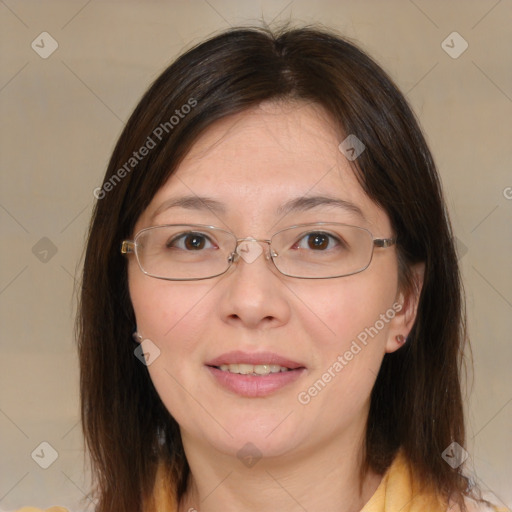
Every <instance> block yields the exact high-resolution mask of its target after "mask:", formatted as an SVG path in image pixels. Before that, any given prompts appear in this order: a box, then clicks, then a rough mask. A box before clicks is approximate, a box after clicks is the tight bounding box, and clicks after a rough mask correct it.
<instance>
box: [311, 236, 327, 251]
mask: <svg viewBox="0 0 512 512" xmlns="http://www.w3.org/2000/svg"><path fill="white" fill-rule="evenodd" d="M307 243H308V247H309V248H310V249H322V250H323V249H327V247H328V246H329V237H328V236H327V235H325V234H323V233H311V234H310V235H308V237H307Z"/></svg>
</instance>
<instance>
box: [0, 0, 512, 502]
mask: <svg viewBox="0 0 512 512" xmlns="http://www.w3.org/2000/svg"><path fill="white" fill-rule="evenodd" d="M0 16H1V23H0V40H1V50H0V51H1V65H0V113H1V126H0V130H1V131H0V137H1V138H0V140H1V152H0V165H1V172H2V178H1V190H0V226H1V232H2V238H1V240H2V241H1V260H2V264H1V265H0V321H1V331H0V332H1V343H2V345H1V358H0V365H1V367H0V375H1V386H0V429H1V438H0V443H1V444H0V446H1V457H0V509H2V510H10V509H13V508H16V507H18V506H20V505H22V504H27V503H30V504H33V505H38V506H49V505H51V504H61V505H65V506H68V507H70V508H71V509H73V510H76V511H78V510H85V506H84V505H80V504H79V500H80V499H81V498H83V496H84V492H85V490H86V489H87V483H86V479H85V477H84V471H83V456H82V440H81V434H80V427H79V426H78V423H77V422H78V396H77V379H78V373H77V361H76V355H75V345H74V340H73V315H74V307H75V306H74V299H73V292H74V284H75V277H74V276H75V275H77V274H76V273H77V272H78V270H79V260H80V256H81V252H82V247H83V241H84V236H85V231H86V226H87V223H88V219H89V216H90V213H91V208H92V205H93V200H94V198H93V189H94V188H95V187H97V186H99V185H100V183H101V179H102V176H103V173H104V171H105V167H106V163H107V160H108V158H109V153H110V151H111V150H112V148H113V144H114V142H115V140H116V138H117V136H118V135H119V133H120V131H121V129H122V127H123V123H124V121H125V120H126V119H127V118H128V116H129V114H130V112H131V110H132V109H133V108H134V106H135V105H136V103H137V101H138V99H139V98H140V96H141V94H142V93H143V92H144V91H145V89H146V88H147V86H148V85H149V84H150V82H151V81H152V80H153V79H154V78H155V77H156V76H157V75H158V74H159V73H160V72H161V71H162V70H163V68H164V67H165V66H166V65H167V64H168V63H169V62H170V61H171V60H172V59H173V58H174V57H175V56H176V55H177V54H178V53H179V52H181V51H182V50H183V49H185V48H189V47H190V46H191V45H192V44H194V43H197V42H198V41H200V40H201V39H202V38H204V37H205V36H207V35H210V34H212V33H213V32H215V31H218V30H220V29H223V28H226V27H228V26H229V25H236V24H251V23H259V20H261V19H262V18H263V19H264V20H266V21H267V22H272V21H274V22H278V21H285V20H288V19H292V20H294V21H295V22H297V23H300V22H323V23H326V24H328V25H329V26H332V27H334V28H335V29H337V30H339V31H341V32H342V33H344V34H345V35H347V36H349V37H352V38H354V39H355V40H357V41H359V43H360V44H361V46H362V47H363V48H365V49H366V50H368V51H369V52H370V54H371V55H373V56H374V57H375V58H376V59H377V60H378V61H379V62H380V63H381V64H382V65H383V66H384V67H385V68H386V69H387V70H388V71H389V72H390V74H391V75H392V76H393V77H394V79H395V80H396V82H397V83H398V85H399V86H400V87H401V88H402V90H403V91H404V92H405V93H406V95H407V97H408V99H409V101H410V102H411V104H412V106H413V108H414V109H415V111H416V113H417V115H418V116H419V118H420V120H421V123H422V125H423V127H424V129H425V131H426V133H427V137H428V140H429V142H430V144H431V148H432V150H433V152H434V155H435V157H436V159H437V163H438V165H439V169H440V173H441V175H442V179H443V182H444V185H445V187H446V194H447V199H448V203H449V207H450V210H451V214H452V218H453V222H454V226H455V230H456V234H457V238H458V240H459V243H460V244H459V248H460V258H461V264H462V269H463V273H464V278H465V285H466V289H467V296H468V312H469V328H470V334H471V337H472V340H473V351H474V359H475V372H474V387H473V392H472V395H471V399H470V401H469V402H468V404H469V405H468V409H469V416H468V417H469V422H470V424H469V443H468V447H467V448H468V450H469V451H470V453H471V456H470V465H474V467H475V478H477V479H478V480H479V481H480V483H481V484H482V486H483V487H484V488H485V489H488V490H489V491H490V492H492V493H494V494H495V498H494V499H495V500H497V501H498V502H501V503H507V504H508V505H509V506H510V505H511V503H512V484H511V483H510V482H512V467H511V466H512V465H511V462H510V446H512V434H511V424H512V389H511V385H510V383H511V378H510V375H511V371H510V363H511V362H512V343H511V335H510V332H511V328H512V323H511V318H512V273H511V265H510V261H511V257H510V255H511V254H512V236H511V235H512V230H511V224H512V222H511V220H512V188H511V187H512V172H511V163H512V162H511V160H512V159H511V140H512V129H511V124H510V119H511V118H512V66H511V54H510V49H511V48H512V31H511V29H510V27H511V25H512V23H511V21H512V3H511V2H510V1H509V0H503V1H496V0H485V1H484V0H481V1H461V0H457V1H450V2H446V1H427V0H415V1H414V2H413V1H406V0H394V1H387V2H384V1H370V0H362V1H359V2H357V1H330V0H315V1H305V0H291V1H290V0H278V1H270V0H268V1H267V0H260V1H249V0H244V1H235V0H208V1H206V0H205V1H203V0H191V1H185V0H176V1H167V2H164V1H156V0H154V1H142V0H138V1H137V0H131V1H115V0H107V1H103V0H92V1H87V0H80V1H74V0H73V1H63V0H62V1H56V0H45V1H22V0H1V1H0ZM454 31H456V32H458V33H459V34H460V35H461V36H462V38H463V40H465V41H466V42H467V44H468V47H467V49H466V50H465V51H464V52H463V53H462V54H461V55H460V56H458V57H457V58H453V57H454V56H456V55H457V54H458V53H460V51H461V50H463V48H464V41H463V40H462V39H458V36H451V37H450V38H448V40H447V42H446V43H445V49H446V50H447V51H448V52H449V53H451V54H452V56H450V55H449V53H447V51H445V49H443V47H442V42H443V41H444V40H445V39H446V38H447V36H449V34H451V33H452V32H454ZM42 32H48V33H49V34H50V35H51V36H52V37H53V38H54V39H55V41H56V42H57V43H58V49H57V50H56V51H55V52H54V53H53V54H51V55H50V56H48V57H47V58H46V59H43V58H42V57H40V56H39V54H38V53H36V51H35V50H34V49H33V48H32V47H31V43H32V41H34V40H35V43H34V44H38V45H39V47H35V48H36V49H37V50H38V51H39V53H43V54H44V52H49V50H51V44H52V43H51V41H50V39H49V38H48V36H41V37H39V38H37V36H39V34H41V33H42ZM41 38H44V42H43V43H41ZM452 40H453V42H452ZM446 45H448V47H447V46H446ZM43 46H44V48H43ZM450 47H451V48H450ZM41 442H48V443H49V444H50V445H51V446H52V447H53V448H54V449H55V450H56V452H57V453H58V458H57V459H56V460H55V462H54V463H53V464H52V465H51V466H50V467H49V468H48V469H43V468H41V467H40V466H39V465H38V464H37V463H36V460H37V461H38V462H39V463H45V462H46V463H48V462H51V460H52V459H51V456H52V453H51V450H50V448H48V447H45V446H43V447H42V448H37V447H38V446H39V445H40V443H41ZM36 448H37V450H35V449H36ZM41 449H42V450H43V451H42V452H41ZM34 450H35V451H34ZM31 453H34V456H33V457H34V459H33V458H32V457H31ZM42 454H44V456H43V455H42ZM38 455H39V457H38Z"/></svg>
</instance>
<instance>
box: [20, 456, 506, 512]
mask: <svg viewBox="0 0 512 512" xmlns="http://www.w3.org/2000/svg"><path fill="white" fill-rule="evenodd" d="M161 469H162V468H159V471H158V473H157V479H156V483H155V487H154V491H153V503H151V504H148V507H147V510H148V511H152V510H156V511H162V510H165V511H166V512H177V510H178V509H177V504H176V499H175V497H174V495H173V493H172V490H169V488H168V485H167V483H166V482H167V479H166V478H165V476H164V471H162V470H161ZM467 507H468V512H487V511H489V512H507V509H505V508H503V509H498V508H489V507H486V506H482V505H477V504H476V503H474V502H473V501H470V500H468V502H467ZM398 510H399V511H400V512H426V511H428V512H457V511H458V507H457V508H455V507H452V508H448V505H447V504H446V503H444V504H443V503H441V502H440V501H439V500H438V499H437V498H436V497H435V496H433V495H432V494H431V493H422V492H421V490H420V487H419V484H418V482H417V481H415V479H414V477H413V473H412V471H411V467H410V465H409V464H408V462H407V460H406V459H405V457H404V456H403V455H402V454H401V453H399V454H398V455H397V457H396V458H395V460H394V461H393V464H392V465H391V467H390V468H389V469H388V471H387V472H386V474H385V475H384V477H383V478H382V481H381V483H380V484H379V487H378V488H377V490H376V491H375V493H374V495H373V496H372V497H371V498H370V500H369V501H368V503H366V505H365V506H364V507H363V508H362V510H361V512H397V511H398ZM17 512H43V511H42V510H41V509H37V508H31V507H25V508H22V509H20V510H18V511H17ZM46 512H68V511H67V510H66V509H64V508H62V507H51V508H49V509H46ZM508 512H510V510H509V511H508Z"/></svg>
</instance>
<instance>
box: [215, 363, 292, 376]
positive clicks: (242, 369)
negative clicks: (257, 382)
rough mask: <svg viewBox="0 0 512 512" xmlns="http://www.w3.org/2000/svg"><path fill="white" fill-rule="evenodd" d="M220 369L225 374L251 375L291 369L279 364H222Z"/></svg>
mask: <svg viewBox="0 0 512 512" xmlns="http://www.w3.org/2000/svg"><path fill="white" fill-rule="evenodd" d="M219 368H220V369H221V370H222V371H224V372H231V373H241V374H242V375H249V374H251V373H254V374H256V375H268V374H269V373H279V372H287V371H289V368H285V367H284V366H279V365H278V364H221V365H220V366H219Z"/></svg>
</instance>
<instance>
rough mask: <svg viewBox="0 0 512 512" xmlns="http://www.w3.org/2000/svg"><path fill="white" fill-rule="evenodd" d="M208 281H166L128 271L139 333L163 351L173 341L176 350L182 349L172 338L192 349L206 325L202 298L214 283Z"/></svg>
mask: <svg viewBox="0 0 512 512" xmlns="http://www.w3.org/2000/svg"><path fill="white" fill-rule="evenodd" d="M205 283H206V282H202V283H192V282H186V283H178V282H171V281H164V280H159V279H153V278H150V277H148V276H145V275H144V274H142V273H141V272H140V271H139V269H138V268H137V269H134V270H133V271H129V289H130V297H131V301H132V304H133V308H134V311H135V318H136V321H137V328H138V330H139V332H140V334H141V335H142V336H143V337H144V338H149V339H151V340H152V341H154V342H155V343H156V344H157V345H159V347H160V349H161V350H165V349H167V348H168V347H169V344H171V343H172V344H173V349H176V350H180V347H179V345H180V344H175V343H173V341H172V340H176V339H179V340H180V342H183V343H182V344H185V345H186V346H187V347H189V348H190V345H191V344H192V345H193V344H194V342H195V341H196V340H197V339H198V337H199V336H198V333H199V332H200V330H201V326H202V325H204V322H202V321H201V319H200V318H199V314H200V313H202V314H204V312H203V311H202V309H203V308H204V302H206V301H204V300H203V299H204V298H205V297H206V296H207V295H208V292H209V291H210V290H211V288H212V286H213V285H212V284H205Z"/></svg>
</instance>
